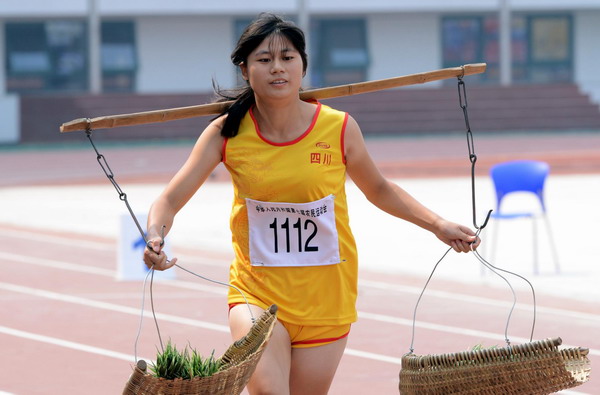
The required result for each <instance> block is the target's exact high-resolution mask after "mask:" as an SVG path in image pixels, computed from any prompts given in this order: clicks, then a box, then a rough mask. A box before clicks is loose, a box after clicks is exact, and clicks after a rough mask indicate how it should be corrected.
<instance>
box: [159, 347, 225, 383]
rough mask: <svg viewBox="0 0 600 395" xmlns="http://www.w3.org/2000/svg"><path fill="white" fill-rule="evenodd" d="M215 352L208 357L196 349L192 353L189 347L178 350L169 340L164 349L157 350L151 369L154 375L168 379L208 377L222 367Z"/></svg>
mask: <svg viewBox="0 0 600 395" xmlns="http://www.w3.org/2000/svg"><path fill="white" fill-rule="evenodd" d="M214 353H215V351H214V350H213V351H212V353H211V354H210V356H209V357H208V358H202V356H201V355H200V354H199V353H198V352H197V351H196V350H192V351H191V354H190V352H189V351H188V348H187V347H186V348H184V349H183V351H180V350H178V349H177V347H175V346H174V345H173V344H171V340H169V341H168V342H167V346H166V347H165V349H164V351H163V352H160V351H158V352H157V355H156V362H155V363H154V362H153V363H152V366H151V367H150V370H151V371H152V373H153V374H154V376H156V377H162V378H164V379H167V380H173V379H175V378H182V379H184V380H185V379H191V378H193V377H208V376H211V375H213V374H215V373H216V372H217V371H218V370H219V368H220V367H221V363H220V361H219V360H218V359H216V358H215V357H214Z"/></svg>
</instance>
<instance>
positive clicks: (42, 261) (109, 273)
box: [0, 251, 116, 277]
mask: <svg viewBox="0 0 600 395" xmlns="http://www.w3.org/2000/svg"><path fill="white" fill-rule="evenodd" d="M0 259H1V260H4V261H13V262H19V263H26V264H29V265H37V266H44V267H49V268H52V269H60V270H69V271H72V272H79V273H87V274H97V275H100V276H105V277H114V276H115V275H116V272H115V271H114V270H108V269H102V268H99V267H94V266H87V265H80V264H77V263H68V262H63V261H55V260H53V259H46V258H36V257H31V256H27V255H21V254H12V253H10V252H1V251H0Z"/></svg>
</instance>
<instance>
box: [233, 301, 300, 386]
mask: <svg viewBox="0 0 600 395" xmlns="http://www.w3.org/2000/svg"><path fill="white" fill-rule="evenodd" d="M250 308H251V309H252V314H254V317H257V318H258V317H259V316H260V315H261V314H262V312H263V309H261V308H260V307H258V306H253V305H250ZM229 327H230V329H231V336H232V337H233V339H234V340H237V339H240V338H242V337H244V336H245V335H246V334H248V331H249V330H250V328H251V327H252V319H251V316H250V312H249V311H248V307H247V306H246V304H239V305H236V306H234V307H232V308H231V310H230V311H229ZM291 353H292V348H291V341H290V336H289V335H288V332H287V330H286V329H285V328H284V327H283V325H281V323H279V322H276V323H275V327H274V328H273V332H272V333H271V338H270V339H269V343H267V347H266V348H265V350H264V352H263V355H262V357H261V358H260V361H259V362H258V365H257V366H256V370H255V371H254V373H253V374H252V377H251V378H250V382H249V383H248V387H247V389H248V391H249V392H250V394H252V395H256V394H261V395H262V394H277V395H280V394H281V395H286V394H289V393H290V392H289V391H290V366H291Z"/></svg>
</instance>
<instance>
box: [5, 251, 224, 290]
mask: <svg viewBox="0 0 600 395" xmlns="http://www.w3.org/2000/svg"><path fill="white" fill-rule="evenodd" d="M0 259H3V260H10V261H13V262H19V263H26V264H29V265H36V266H43V267H49V268H52V269H60V270H68V271H72V272H78V273H87V274H96V275H99V276H104V277H110V278H116V276H117V272H116V271H114V270H109V269H103V268H99V267H93V266H87V265H80V264H77V263H68V262H63V261H56V260H52V259H45V258H36V257H31V256H26V255H21V254H12V253H9V252H1V251H0ZM140 283H141V282H140ZM160 283H161V284H168V285H172V286H174V287H179V288H186V289H193V290H196V291H205V292H209V293H214V294H217V295H226V294H227V289H225V287H215V286H211V285H203V284H198V283H193V282H189V281H181V280H163V281H160Z"/></svg>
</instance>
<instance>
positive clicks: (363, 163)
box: [345, 117, 479, 252]
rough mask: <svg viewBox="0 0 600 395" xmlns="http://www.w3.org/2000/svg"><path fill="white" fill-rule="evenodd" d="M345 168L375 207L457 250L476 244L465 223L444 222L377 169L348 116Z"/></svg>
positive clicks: (359, 132)
mask: <svg viewBox="0 0 600 395" xmlns="http://www.w3.org/2000/svg"><path fill="white" fill-rule="evenodd" d="M345 147H346V169H347V172H348V175H349V176H350V178H352V180H353V181H354V183H355V184H356V186H358V188H359V189H360V190H361V191H362V192H363V193H364V194H365V196H366V197H367V199H368V200H369V201H370V202H371V203H373V204H374V205H375V206H377V207H378V208H380V209H381V210H383V211H385V212H386V213H388V214H391V215H393V216H395V217H398V218H402V219H404V220H406V221H410V222H412V223H414V224H415V225H418V226H420V227H422V228H424V229H427V230H429V231H430V232H432V233H434V234H435V235H436V236H437V237H438V238H439V239H440V240H442V241H443V242H444V243H446V244H448V245H449V246H451V247H452V248H453V249H454V250H455V251H457V252H461V251H462V252H468V251H470V250H471V244H470V243H472V242H474V241H475V243H473V247H474V248H475V247H477V246H478V245H479V239H477V241H476V240H475V233H474V232H473V231H472V230H471V229H469V228H468V227H466V226H462V225H459V224H455V223H452V222H449V221H446V220H445V219H443V218H442V217H440V216H439V215H437V214H436V213H434V212H433V211H431V210H429V209H428V208H427V207H425V206H423V205H422V204H421V203H419V202H418V201H417V200H416V199H415V198H413V197H412V196H411V195H410V194H409V193H407V192H406V191H405V190H404V189H402V188H400V187H399V186H398V185H396V184H394V183H392V182H390V181H388V180H387V179H386V178H385V177H383V175H382V174H381V173H380V172H379V169H377V167H376V166H375V163H374V162H373V159H372V158H371V156H370V155H369V153H368V151H367V147H366V145H365V141H364V139H363V136H362V133H361V131H360V127H359V126H358V124H357V123H356V121H355V120H354V119H353V118H352V117H349V119H348V124H347V125H346V133H345Z"/></svg>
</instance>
